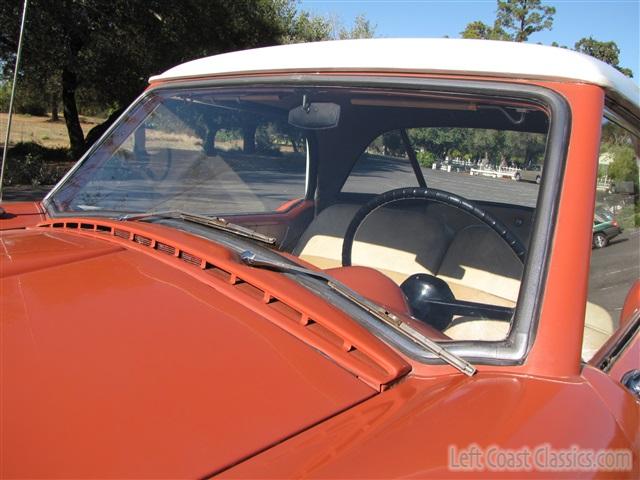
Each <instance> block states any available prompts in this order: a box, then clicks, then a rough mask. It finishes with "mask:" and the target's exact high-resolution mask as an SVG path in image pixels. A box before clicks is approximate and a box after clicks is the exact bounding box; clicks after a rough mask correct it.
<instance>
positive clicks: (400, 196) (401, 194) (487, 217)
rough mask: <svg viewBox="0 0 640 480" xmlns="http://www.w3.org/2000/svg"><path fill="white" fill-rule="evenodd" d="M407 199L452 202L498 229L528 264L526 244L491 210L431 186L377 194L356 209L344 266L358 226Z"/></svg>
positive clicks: (347, 237) (345, 245)
mask: <svg viewBox="0 0 640 480" xmlns="http://www.w3.org/2000/svg"><path fill="white" fill-rule="evenodd" d="M403 200H426V201H431V202H435V203H440V204H443V205H449V206H451V207H455V208H457V209H459V210H462V211H464V212H466V213H468V214H469V215H471V216H472V217H474V218H477V219H478V220H480V221H481V222H483V223H484V224H485V225H487V226H489V227H490V228H491V229H492V230H493V231H495V232H496V233H497V234H498V236H499V237H500V238H502V240H504V242H505V243H506V244H507V245H509V247H511V250H513V252H514V253H515V254H516V256H517V257H518V259H519V260H520V261H521V262H522V263H524V258H525V255H526V254H527V250H526V248H525V246H524V245H523V244H522V242H521V241H520V240H519V239H518V237H516V236H515V235H514V234H513V233H512V232H511V230H509V229H508V228H507V227H506V225H505V224H504V223H502V222H501V221H500V220H498V219H497V218H495V217H494V216H493V215H491V214H490V213H489V212H487V211H485V210H483V209H482V208H480V207H478V206H477V205H475V204H474V203H473V202H471V201H469V200H467V199H466V198H463V197H460V196H458V195H455V194H453V193H450V192H445V191H443V190H437V189H435V188H427V187H409V188H407V187H405V188H397V189H395V190H389V191H388V192H385V193H381V194H380V195H377V196H375V197H374V198H372V199H371V200H369V201H368V202H367V203H366V204H364V205H363V206H362V207H360V209H359V210H358V211H357V212H356V214H355V215H354V217H353V218H352V219H351V223H349V226H348V227H347V231H346V232H345V235H344V241H343V243H342V265H343V266H345V267H348V266H350V265H351V252H352V250H353V242H354V239H355V235H356V233H357V231H358V228H359V227H360V225H361V224H362V223H363V222H364V221H365V220H366V218H367V217H368V216H369V215H371V214H372V213H373V212H375V211H376V210H378V209H379V208H382V207H384V206H386V205H389V204H391V203H395V202H399V201H403Z"/></svg>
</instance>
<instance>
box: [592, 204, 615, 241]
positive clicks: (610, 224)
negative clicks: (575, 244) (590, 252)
mask: <svg viewBox="0 0 640 480" xmlns="http://www.w3.org/2000/svg"><path fill="white" fill-rule="evenodd" d="M621 233H622V227H620V225H619V224H618V222H617V220H616V219H615V218H614V217H613V215H611V214H610V213H607V212H606V211H602V210H600V211H596V213H595V215H594V218H593V246H594V247H595V248H603V247H606V246H607V245H609V241H610V240H611V239H612V238H614V237H617V236H618V235H620V234H621Z"/></svg>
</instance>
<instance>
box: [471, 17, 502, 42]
mask: <svg viewBox="0 0 640 480" xmlns="http://www.w3.org/2000/svg"><path fill="white" fill-rule="evenodd" d="M460 35H461V36H462V38H471V39H481V40H510V37H509V36H508V35H507V33H506V32H505V31H504V30H503V29H502V28H501V27H500V26H499V25H498V24H496V23H494V25H493V27H491V26H489V25H487V24H486V23H484V22H481V21H480V20H476V21H475V22H471V23H469V24H468V25H467V27H466V28H465V29H464V30H463V31H462V32H460Z"/></svg>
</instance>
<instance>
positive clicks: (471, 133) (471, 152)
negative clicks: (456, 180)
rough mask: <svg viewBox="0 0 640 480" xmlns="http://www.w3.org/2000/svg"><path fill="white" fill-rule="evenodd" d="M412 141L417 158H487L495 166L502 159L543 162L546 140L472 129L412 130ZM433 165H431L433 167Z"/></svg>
mask: <svg viewBox="0 0 640 480" xmlns="http://www.w3.org/2000/svg"><path fill="white" fill-rule="evenodd" d="M407 133H408V135H409V139H410V141H411V144H412V146H413V147H414V149H416V150H417V152H416V155H418V159H419V160H420V155H422V156H423V157H424V158H432V157H433V158H434V159H441V160H443V159H444V158H446V157H447V156H448V157H450V158H460V159H464V160H479V159H483V158H487V159H488V160H490V161H491V162H492V163H494V164H498V163H499V162H500V160H501V159H505V160H507V161H510V162H514V163H518V164H526V163H540V161H541V160H542V158H543V156H544V151H545V146H546V137H545V135H544V134H539V133H524V132H512V131H500V130H486V129H478V128H476V129H472V128H412V129H410V130H409V131H408V132H407ZM429 166H430V164H429Z"/></svg>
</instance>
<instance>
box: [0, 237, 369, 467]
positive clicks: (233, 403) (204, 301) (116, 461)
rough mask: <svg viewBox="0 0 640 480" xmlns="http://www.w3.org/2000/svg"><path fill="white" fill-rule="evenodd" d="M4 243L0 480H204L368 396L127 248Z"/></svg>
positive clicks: (322, 359)
mask: <svg viewBox="0 0 640 480" xmlns="http://www.w3.org/2000/svg"><path fill="white" fill-rule="evenodd" d="M1 240H2V252H1V253H2V256H1V257H0V259H1V261H2V278H1V286H2V295H1V307H2V318H1V326H2V336H1V345H0V347H1V351H2V399H1V401H2V418H1V421H2V439H1V443H2V447H1V448H2V452H1V457H2V472H1V475H0V476H2V477H3V478H4V477H37V476H46V477H77V476H81V477H88V476H92V477H120V478H122V477H125V476H126V477H129V478H137V477H143V476H146V477H172V478H177V477H185V476H190V477H193V476H197V477H202V476H205V475H207V474H210V473H213V472H216V471H219V470H220V469H222V468H226V467H229V466H231V465H234V464H235V463H237V462H239V461H241V460H243V459H245V458H247V457H249V456H251V455H253V454H255V453H257V452H260V451H262V450H264V449H266V448H268V447H270V446H272V445H274V444H276V443H278V442H280V441H282V440H284V439H286V438H289V437H291V436H292V435H294V434H296V433H298V432H301V431H303V430H304V429H306V428H308V427H309V426H312V425H314V424H316V423H318V422H320V421H322V420H324V419H326V418H329V417H331V416H333V415H335V414H336V413H338V412H340V411H343V410H344V409H346V408H349V407H350V406H353V405H355V404H357V403H359V402H362V401H363V400H365V399H367V398H369V397H371V396H373V395H374V394H375V393H376V390H375V389H374V388H372V387H371V386H369V385H367V384H366V383H364V382H363V381H362V380H361V379H359V378H357V376H355V375H353V374H352V373H349V372H348V371H347V370H346V369H345V368H342V367H341V366H339V365H338V364H337V363H336V362H334V361H332V360H331V359H330V358H327V357H326V356H325V355H322V354H320V353H319V352H318V351H317V350H315V349H314V348H311V347H310V346H309V345H308V344H305V343H304V342H302V341H301V340H300V339H299V338H296V337H295V336H294V335H291V334H290V333H287V332H286V331H285V330H283V329H282V328H280V327H278V326H277V325H274V323H273V322H269V321H267V320H266V319H265V318H263V317H262V316H261V315H259V314H258V313H256V311H255V309H251V308H249V307H247V306H246V305H243V304H241V303H239V302H238V301H237V300H233V299H232V298H230V297H229V296H227V295H224V294H223V293H221V292H220V291H216V290H215V289H213V288H210V287H209V286H207V285H205V284H203V283H202V282H200V281H198V279H197V278H195V277H194V276H192V275H189V274H187V273H185V272H184V271H182V270H181V269H180V268H176V267H173V266H172V265H170V264H168V263H167V262H163V261H158V259H156V258H154V257H153V255H150V254H146V253H144V252H141V251H140V250H139V249H138V250H136V249H135V248H130V247H128V246H126V245H122V244H118V243H117V242H114V241H106V240H103V239H100V238H94V237H91V236H90V235H82V234H80V233H73V232H67V231H53V230H45V229H38V228H35V229H27V230H13V231H8V232H5V233H4V235H3V236H2V237H1ZM292 283H293V282H292Z"/></svg>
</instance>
